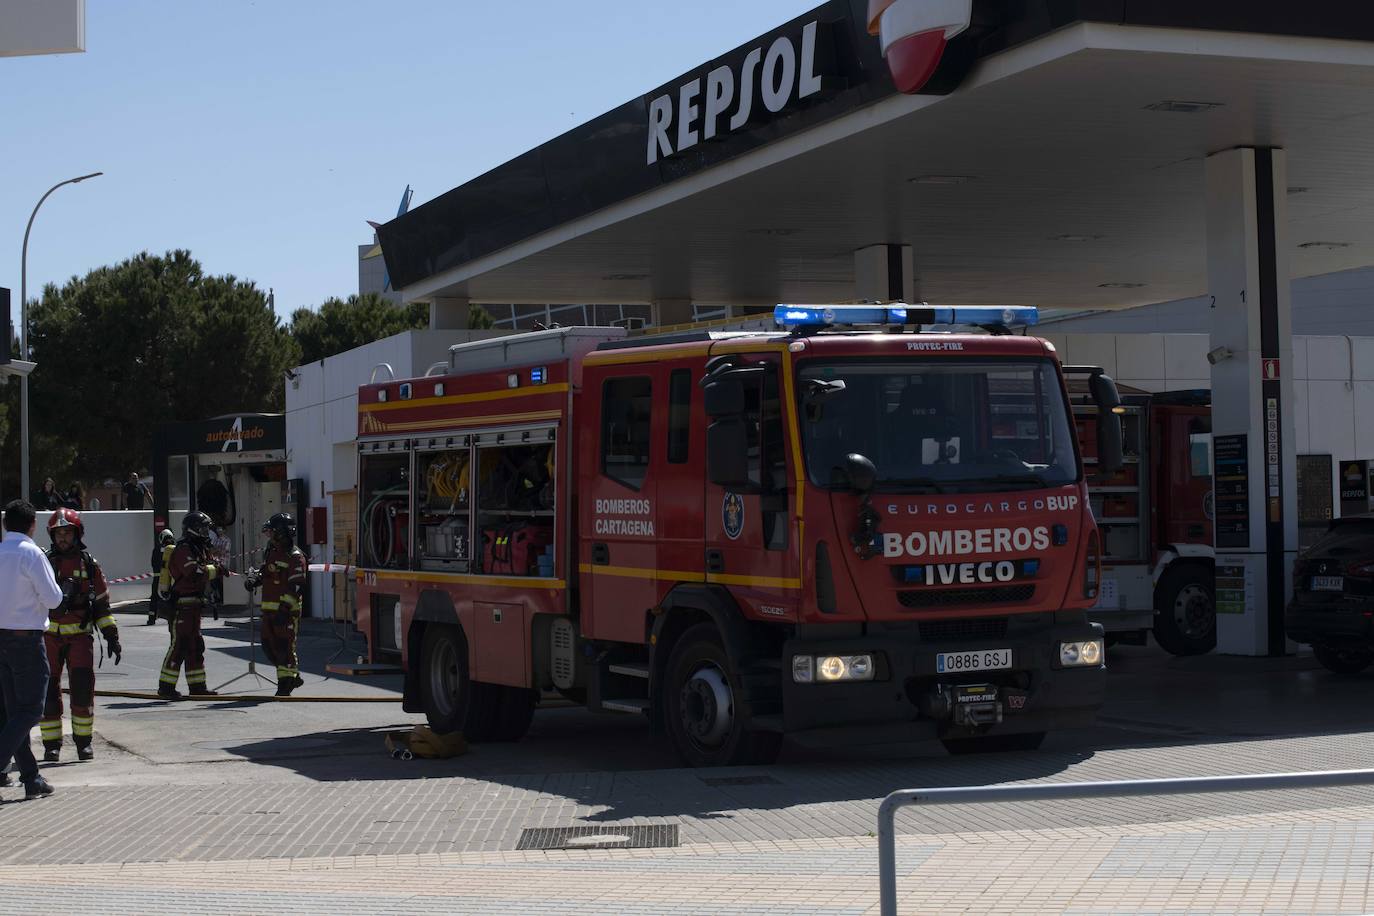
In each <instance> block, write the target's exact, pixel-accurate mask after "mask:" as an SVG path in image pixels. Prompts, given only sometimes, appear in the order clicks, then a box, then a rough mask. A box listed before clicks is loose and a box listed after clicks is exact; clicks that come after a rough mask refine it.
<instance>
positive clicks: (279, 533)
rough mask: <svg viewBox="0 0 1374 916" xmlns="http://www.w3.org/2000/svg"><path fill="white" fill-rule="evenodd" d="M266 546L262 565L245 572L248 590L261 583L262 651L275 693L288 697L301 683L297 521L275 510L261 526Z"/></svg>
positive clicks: (302, 568) (302, 567)
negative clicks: (274, 675) (271, 667)
mask: <svg viewBox="0 0 1374 916" xmlns="http://www.w3.org/2000/svg"><path fill="white" fill-rule="evenodd" d="M262 530H263V533H264V534H266V535H267V537H268V540H267V549H266V551H265V552H264V554H263V558H262V566H261V567H260V568H258V569H252V570H249V572H248V581H247V583H246V584H247V585H248V587H249V588H250V589H255V588H257V587H258V586H259V585H261V586H262V651H263V654H265V655H266V656H267V660H268V661H270V662H271V663H272V664H274V665H276V666H277V696H279V697H289V696H291V691H293V690H295V689H296V688H297V687H299V686H301V685H302V684H303V683H305V682H304V681H302V680H301V673H300V669H299V667H298V663H297V660H296V631H297V629H298V628H299V627H300V621H301V600H302V599H303V598H304V597H305V574H306V564H305V554H303V553H301V551H300V548H299V547H297V546H296V520H295V519H293V518H292V517H291V514H290V513H289V512H278V513H277V514H276V515H274V516H272V517H271V518H269V519H268V520H267V524H265V525H263V526H262Z"/></svg>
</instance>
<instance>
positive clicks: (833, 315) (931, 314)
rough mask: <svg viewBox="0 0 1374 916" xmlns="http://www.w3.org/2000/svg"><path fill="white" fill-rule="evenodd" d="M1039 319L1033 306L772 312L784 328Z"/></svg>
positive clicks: (782, 308)
mask: <svg viewBox="0 0 1374 916" xmlns="http://www.w3.org/2000/svg"><path fill="white" fill-rule="evenodd" d="M1039 320H1040V310H1039V309H1037V308H1035V307H1034V306H1008V307H1002V306H998V305H962V306H955V307H952V308H951V307H948V306H934V307H932V306H928V305H919V306H913V305H902V304H898V305H779V306H777V307H776V308H774V309H773V321H774V322H776V323H777V324H778V326H780V327H784V328H797V327H813V328H823V327H846V326H855V325H880V326H882V325H905V324H962V325H974V326H978V327H1015V326H1023V325H1033V324H1036V323H1038V322H1039Z"/></svg>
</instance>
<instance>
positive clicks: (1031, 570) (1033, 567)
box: [1021, 560, 1040, 576]
mask: <svg viewBox="0 0 1374 916" xmlns="http://www.w3.org/2000/svg"><path fill="white" fill-rule="evenodd" d="M1038 572H1040V561H1039V560H1023V561H1022V563H1021V574H1022V575H1024V576H1033V575H1035V574H1036V573H1038Z"/></svg>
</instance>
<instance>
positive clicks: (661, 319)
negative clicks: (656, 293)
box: [649, 299, 693, 328]
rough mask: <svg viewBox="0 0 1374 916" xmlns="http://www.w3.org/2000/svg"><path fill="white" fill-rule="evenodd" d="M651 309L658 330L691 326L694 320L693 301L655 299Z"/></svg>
mask: <svg viewBox="0 0 1374 916" xmlns="http://www.w3.org/2000/svg"><path fill="white" fill-rule="evenodd" d="M649 308H650V315H651V317H652V320H653V323H654V327H656V328H662V327H666V326H668V325H673V324H691V322H692V319H693V313H692V300H691V299H655V300H654V301H653V302H652V303H651V304H650V306H649Z"/></svg>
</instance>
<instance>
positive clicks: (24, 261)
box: [19, 172, 105, 499]
mask: <svg viewBox="0 0 1374 916" xmlns="http://www.w3.org/2000/svg"><path fill="white" fill-rule="evenodd" d="M104 174H105V173H104V172H92V173H91V174H89V175H82V176H81V177H79V178H68V179H67V180H66V181H59V182H58V183H57V184H55V185H53V186H52V187H51V188H48V193H47V194H44V195H43V196H42V197H40V198H38V203H37V204H35V205H34V208H33V212H32V213H30V214H29V224H28V225H27V226H25V227H24V251H23V253H22V254H21V255H20V261H19V357H20V359H28V358H29V230H30V229H32V228H33V219H34V217H35V216H37V215H38V208H39V207H41V206H43V201H45V200H47V199H48V197H49V195H51V194H52V192H53V191H56V190H57V189H58V188H60V187H62V186H63V185H64V184H78V183H80V182H82V181H85V180H86V179H87V178H98V177H100V176H101V175H104ZM19 438H20V452H19V487H20V490H19V495H20V497H21V498H23V499H28V498H29V496H30V494H31V493H32V491H31V490H30V489H29V377H28V376H27V375H24V376H23V377H21V378H20V379H19Z"/></svg>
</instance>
